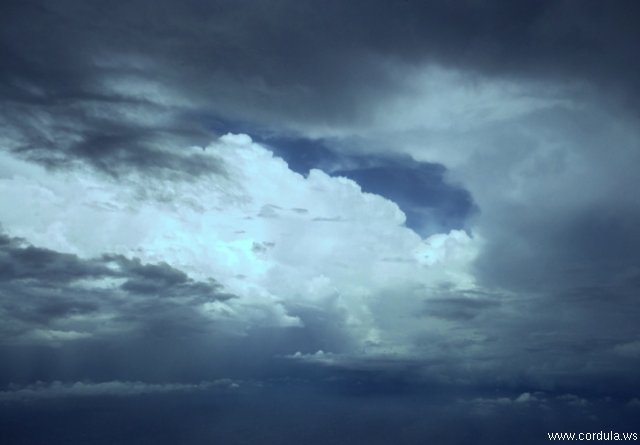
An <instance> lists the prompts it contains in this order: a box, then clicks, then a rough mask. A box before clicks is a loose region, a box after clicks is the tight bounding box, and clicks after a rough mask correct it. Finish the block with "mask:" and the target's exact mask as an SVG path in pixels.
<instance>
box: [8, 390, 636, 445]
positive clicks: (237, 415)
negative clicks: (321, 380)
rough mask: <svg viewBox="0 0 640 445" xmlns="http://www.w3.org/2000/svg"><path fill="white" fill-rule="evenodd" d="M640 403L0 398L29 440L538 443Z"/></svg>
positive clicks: (406, 396) (623, 418) (320, 393)
mask: <svg viewBox="0 0 640 445" xmlns="http://www.w3.org/2000/svg"><path fill="white" fill-rule="evenodd" d="M351 384H352V385H356V386H357V384H358V382H351ZM518 398H519V399H520V400H521V401H520V402H516V401H514V400H517V399H518ZM529 399H530V400H529ZM527 400H528V401H527ZM639 409H640V407H638V406H629V405H628V404H626V403H625V402H621V401H618V400H596V401H595V402H594V401H586V400H583V399H580V398H579V397H577V396H573V395H560V396H555V395H540V394H538V395H536V396H531V395H529V396H522V395H518V394H506V395H505V394H496V393H493V394H464V393H459V394H455V395H452V394H447V395H443V394H441V393H440V394H438V393H436V394H428V393H425V391H424V390H422V391H421V390H420V388H413V389H412V391H407V392H406V393H402V394H383V395H380V394H373V395H371V394H370V395H362V394H361V395H354V394H348V393H344V392H342V391H340V390H336V388H333V390H331V389H330V387H328V386H327V385H324V386H321V387H318V386H316V385H314V384H312V383H295V382H293V383H291V382H290V383H282V382H281V383H266V384H264V385H261V386H255V385H246V386H243V385H241V386H240V387H239V388H237V389H234V390H224V391H221V390H205V391H201V392H195V393H193V392H188V393H177V394H153V395H139V396H127V397H89V398H82V399H78V398H75V399H74V398H67V399H55V400H40V401H28V402H11V403H7V402H0V419H1V420H0V428H1V430H2V436H3V443H7V444H29V445H30V444H38V443H65V444H70V445H73V444H112V443H117V444H146V443H149V444H158V445H163V444H176V443H181V444H201V443H225V444H244V443H263V444H276V443H277V444H299V443H307V444H326V443H344V444H381V445H382V444H391V443H394V444H407V445H408V444H412V445H413V444H416V445H417V444H424V443H438V444H462V443H476V444H510V443H524V444H539V443H545V442H547V440H548V439H547V436H546V433H547V432H555V431H568V432H572V431H573V432H580V431H582V432H599V431H605V432H609V431H610V430H613V431H617V432H634V431H635V430H634V428H636V429H637V424H636V422H635V420H636V419H637V415H638V410H639Z"/></svg>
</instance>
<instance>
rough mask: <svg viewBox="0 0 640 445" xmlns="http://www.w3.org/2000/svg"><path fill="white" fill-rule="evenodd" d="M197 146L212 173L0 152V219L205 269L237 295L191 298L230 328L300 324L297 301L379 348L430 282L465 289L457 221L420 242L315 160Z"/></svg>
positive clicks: (74, 242)
mask: <svg viewBox="0 0 640 445" xmlns="http://www.w3.org/2000/svg"><path fill="white" fill-rule="evenodd" d="M191 150H198V151H200V150H201V149H200V148H197V147H194V148H192V149H191ZM204 153H206V154H207V156H211V157H212V158H215V159H216V160H217V161H218V162H219V163H221V164H222V165H223V168H224V173H223V174H215V173H212V174H211V175H205V176H200V177H194V178H193V179H192V180H190V181H186V180H184V179H173V180H169V179H167V178H150V177H144V176H141V175H139V174H136V173H130V174H128V175H126V176H123V177H121V178H119V179H118V180H114V179H113V178H108V177H105V176H100V175H96V174H95V173H94V172H91V171H88V170H81V169H76V170H72V171H47V170H45V169H43V168H42V167H39V166H36V165H33V164H28V163H26V162H23V161H19V160H17V159H15V158H12V157H10V156H9V155H7V154H3V155H2V158H3V159H2V161H3V162H2V163H1V165H2V167H0V221H2V224H3V226H4V229H5V231H6V232H7V233H8V234H9V235H12V236H21V237H25V238H26V239H27V240H28V241H29V242H31V243H33V244H34V245H37V246H42V247H47V248H51V249H55V250H59V251H63V252H72V253H76V254H78V255H80V256H83V257H93V256H96V255H100V254H102V253H105V252H113V253H120V254H125V255H127V256H130V257H131V256H136V257H139V258H141V259H142V260H143V261H145V262H160V261H165V262H167V263H169V264H170V265H172V266H174V267H177V268H179V269H182V270H184V271H186V272H187V273H188V274H190V275H191V276H192V277H193V278H196V279H207V278H210V277H212V278H215V279H216V280H218V281H220V282H221V283H222V284H223V285H224V286H225V287H226V289H227V290H228V291H230V292H233V293H235V294H237V295H239V296H240V297H241V298H236V299H231V300H228V301H224V302H214V303H207V304H204V305H203V306H202V308H201V309H202V311H203V313H205V314H207V315H208V316H210V317H212V318H214V319H217V320H221V321H226V322H228V323H229V324H230V325H231V326H235V328H234V329H239V330H243V329H246V327H249V326H254V325H270V326H297V325H301V324H302V323H303V320H300V319H298V318H297V317H296V316H293V315H291V313H290V312H291V311H290V308H291V307H293V306H297V307H300V306H307V307H310V308H314V309H319V310H322V311H325V312H326V313H327V314H329V316H331V317H333V318H335V320H336V323H342V324H344V325H345V326H347V328H348V330H349V332H350V333H351V334H352V337H353V339H354V340H355V341H356V344H359V345H365V344H366V345H369V346H373V347H375V348H376V350H377V351H379V352H403V351H406V350H407V348H409V349H410V344H411V341H410V340H411V338H412V337H413V336H414V335H415V334H416V332H419V331H420V330H421V329H423V326H422V322H421V321H420V320H418V319H417V317H414V315H415V314H416V313H418V312H420V310H421V302H422V300H423V299H424V298H427V297H428V294H429V290H430V289H435V288H438V287H441V286H446V287H447V288H453V289H455V288H465V289H468V288H472V287H473V286H474V279H473V276H472V274H471V273H470V271H469V265H470V263H471V261H472V260H473V258H474V257H475V255H476V253H477V250H478V248H479V240H477V239H471V238H470V237H469V236H468V235H467V234H466V233H464V232H462V231H452V232H451V233H449V234H437V235H434V236H432V237H430V238H428V239H424V240H423V239H421V238H420V237H419V236H418V235H417V234H416V233H414V232H413V231H411V230H409V229H407V228H406V227H404V225H403V223H404V220H405V217H404V214H403V213H402V212H401V210H400V209H399V208H398V206H397V205H396V204H395V203H393V202H391V201H389V200H387V199H385V198H382V197H381V196H377V195H373V194H369V193H364V192H362V190H361V189H360V187H359V186H358V184H356V183H355V182H353V181H351V180H349V179H346V178H335V177H330V176H328V175H327V174H325V173H323V172H322V171H319V170H312V171H311V172H310V174H309V176H308V177H306V178H305V177H303V176H301V175H299V174H297V173H295V172H293V171H291V170H290V169H289V168H288V166H287V164H286V163H285V162H284V161H283V160H282V159H280V158H277V157H274V156H273V154H272V153H271V152H270V151H268V150H267V149H265V148H263V147H262V146H260V145H258V144H256V143H253V142H252V141H251V138H250V137H249V136H247V135H231V134H229V135H225V136H223V137H221V138H220V139H219V140H217V141H215V142H214V143H212V144H211V145H209V146H208V147H206V150H205V152H204ZM16 203H19V204H17V205H16ZM300 209H305V210H306V211H305V212H302V211H300ZM394 258H396V259H397V258H401V259H402V261H392V260H391V259H394Z"/></svg>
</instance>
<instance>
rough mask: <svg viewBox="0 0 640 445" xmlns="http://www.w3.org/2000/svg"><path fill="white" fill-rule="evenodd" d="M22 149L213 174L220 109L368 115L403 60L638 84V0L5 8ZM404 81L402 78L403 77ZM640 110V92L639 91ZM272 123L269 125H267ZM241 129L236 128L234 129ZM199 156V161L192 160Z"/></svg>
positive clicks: (282, 126)
mask: <svg viewBox="0 0 640 445" xmlns="http://www.w3.org/2000/svg"><path fill="white" fill-rule="evenodd" d="M2 8H3V14H2V33H1V34H0V39H1V41H2V44H1V45H0V54H1V55H2V57H1V62H0V63H1V64H2V80H3V81H2V85H3V86H2V101H3V110H4V111H3V113H2V121H3V124H4V126H5V127H8V128H9V129H10V132H9V135H8V137H9V138H10V141H11V143H10V148H12V149H14V150H20V151H22V152H24V153H25V154H27V155H29V156H30V157H32V158H35V159H39V160H41V161H43V162H47V163H53V164H56V165H58V164H63V165H64V164H65V163H68V162H69V160H73V159H82V160H86V161H89V162H91V163H93V164H94V165H96V166H97V167H99V168H101V169H107V170H109V171H116V170H117V169H118V168H121V167H123V166H127V167H130V166H132V167H136V168H148V167H151V168H153V167H164V168H170V169H179V170H187V171H189V172H197V171H201V170H202V169H211V168H215V166H210V165H202V161H203V159H193V160H188V161H185V160H184V159H182V158H179V157H175V153H166V152H165V151H158V147H159V146H171V147H173V148H174V149H175V146H184V145H190V144H199V145H202V144H204V143H206V141H207V139H208V138H209V137H210V136H209V132H210V131H211V129H212V128H215V127H216V126H217V124H216V119H212V118H211V116H213V115H218V116H223V117H224V120H226V121H229V120H236V121H245V122H251V123H252V125H251V127H252V128H254V129H256V130H257V131H261V132H262V131H264V132H266V134H269V133H272V134H273V133H274V132H275V133H283V132H284V133H287V132H289V133H290V132H291V131H297V130H295V129H296V128H298V129H299V128H302V127H301V125H302V126H309V128H312V127H322V126H324V127H327V126H331V125H335V126H338V127H339V126H341V125H352V124H357V123H362V122H366V121H367V120H368V119H369V117H368V113H369V110H370V109H371V105H372V104H373V103H377V102H379V101H380V100H382V99H383V98H385V97H390V95H392V94H393V93H401V92H403V88H405V87H404V86H403V84H402V79H398V78H396V77H394V76H392V75H390V74H389V73H388V70H386V68H385V67H386V66H387V65H389V64H394V65H397V66H403V67H412V66H416V65H420V64H422V63H427V62H429V63H430V62H434V63H439V64H444V65H448V66H453V67H457V68H460V69H463V70H471V71H475V72H479V73H482V74H483V75H496V76H507V77H513V76H515V77H527V78H539V77H540V76H543V77H545V78H550V79H559V80H561V81H567V80H569V81H571V82H580V81H584V82H587V83H593V84H594V85H597V86H600V87H604V88H613V89H618V90H620V89H622V90H624V91H627V92H631V93H632V94H631V95H630V96H629V95H627V94H621V95H620V96H621V97H622V98H623V99H625V98H628V97H635V95H636V93H637V90H638V83H637V79H638V76H636V75H635V73H636V71H637V68H636V66H635V63H634V62H633V61H634V60H635V57H634V55H635V49H636V44H637V42H638V40H639V35H638V30H637V27H636V26H635V21H634V20H633V17H635V16H636V15H637V9H638V8H637V5H636V4H635V3H634V2H616V3H614V4H602V3H601V2H582V3H581V5H580V7H579V8H576V7H575V6H574V5H572V3H571V2H540V1H531V2H518V4H517V5H514V4H511V3H509V2H498V3H491V4H486V3H484V2H474V1H467V2H455V3H452V2H444V1H433V2H413V1H382V0H381V1H376V2H349V3H344V2H334V1H330V2H325V3H324V5H323V8H322V10H318V9H317V8H314V7H313V5H312V4H311V3H308V2H289V1H280V2H277V4H270V5H268V6H267V5H265V4H263V3H261V2H242V3H241V4H237V3H232V2H224V1H218V2H208V3H203V2H200V1H190V2H183V3H180V4H177V3H175V2H161V3H160V4H158V5H156V4H155V3H154V5H153V6H150V4H148V2H144V1H137V2H133V3H129V4H127V5H126V6H120V7H115V8H114V7H113V6H112V5H107V4H106V3H104V2H99V1H98V2H92V3H91V4H87V3H84V2H76V1H67V2H59V3H56V4H55V5H51V4H49V3H43V2H37V1H34V2H29V3H24V2H14V1H8V2H4V3H3V6H2ZM400 77H402V76H400ZM628 103H629V105H630V106H633V103H634V102H633V101H631V100H630V101H628ZM258 129H261V130H258ZM223 131H228V129H226V130H223ZM192 161H193V162H192Z"/></svg>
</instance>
